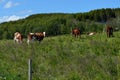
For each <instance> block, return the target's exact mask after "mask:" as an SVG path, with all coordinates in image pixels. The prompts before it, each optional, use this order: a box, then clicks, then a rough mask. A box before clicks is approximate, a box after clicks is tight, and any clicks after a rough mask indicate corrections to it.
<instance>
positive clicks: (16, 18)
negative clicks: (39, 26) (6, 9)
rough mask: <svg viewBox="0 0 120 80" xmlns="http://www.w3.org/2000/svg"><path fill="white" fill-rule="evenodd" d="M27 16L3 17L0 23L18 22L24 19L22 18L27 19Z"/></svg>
mask: <svg viewBox="0 0 120 80" xmlns="http://www.w3.org/2000/svg"><path fill="white" fill-rule="evenodd" d="M25 17H27V16H24V17H22V16H16V15H12V16H3V17H0V23H2V22H8V21H16V20H19V19H22V18H25Z"/></svg>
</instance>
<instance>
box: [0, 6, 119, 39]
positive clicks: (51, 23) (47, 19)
mask: <svg viewBox="0 0 120 80" xmlns="http://www.w3.org/2000/svg"><path fill="white" fill-rule="evenodd" d="M119 15H120V8H112V9H111V8H106V9H104V8H103V9H97V10H91V11H89V12H84V13H40V14H32V15H30V16H28V17H26V18H24V19H20V20H17V21H9V22H3V23H0V35H1V36H0V39H13V34H14V33H15V32H16V31H18V32H20V33H21V34H22V35H23V36H24V37H27V35H28V33H30V32H43V31H45V32H46V34H47V36H56V35H63V34H70V33H71V30H72V29H73V28H75V27H77V28H80V30H81V31H82V33H83V34H84V33H86V32H90V31H94V32H102V31H103V30H104V29H105V27H106V25H110V26H112V27H113V28H114V30H116V29H117V30H119V28H120V26H119V25H120V16H119Z"/></svg>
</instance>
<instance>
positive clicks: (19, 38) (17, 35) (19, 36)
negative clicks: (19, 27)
mask: <svg viewBox="0 0 120 80" xmlns="http://www.w3.org/2000/svg"><path fill="white" fill-rule="evenodd" d="M14 42H17V43H22V42H23V36H22V34H21V33H19V32H15V33H14Z"/></svg>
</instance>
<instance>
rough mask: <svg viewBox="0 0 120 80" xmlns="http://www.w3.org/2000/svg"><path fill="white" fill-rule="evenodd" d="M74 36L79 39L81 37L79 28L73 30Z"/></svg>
mask: <svg viewBox="0 0 120 80" xmlns="http://www.w3.org/2000/svg"><path fill="white" fill-rule="evenodd" d="M72 35H74V36H75V37H78V36H79V35H80V29H78V28H75V29H73V30H72Z"/></svg>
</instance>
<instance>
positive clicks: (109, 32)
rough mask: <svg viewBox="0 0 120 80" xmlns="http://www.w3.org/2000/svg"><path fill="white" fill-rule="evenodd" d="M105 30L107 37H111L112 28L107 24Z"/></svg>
mask: <svg viewBox="0 0 120 80" xmlns="http://www.w3.org/2000/svg"><path fill="white" fill-rule="evenodd" d="M106 32H107V37H111V36H112V37H113V28H112V27H111V26H107V28H106Z"/></svg>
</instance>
